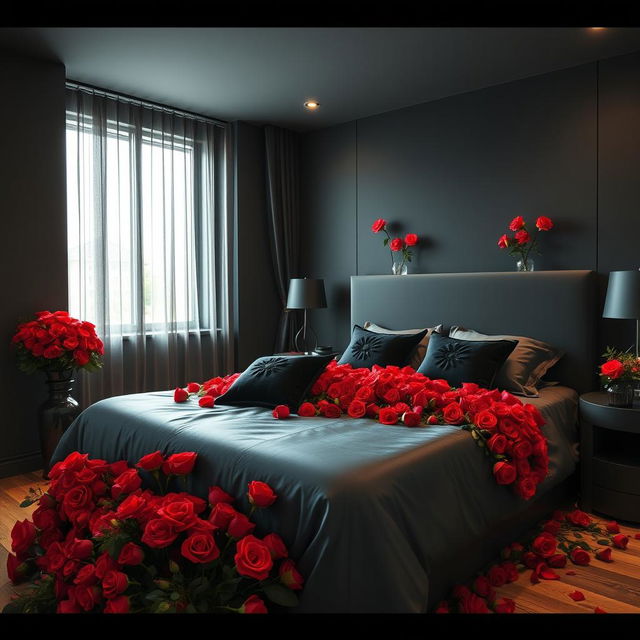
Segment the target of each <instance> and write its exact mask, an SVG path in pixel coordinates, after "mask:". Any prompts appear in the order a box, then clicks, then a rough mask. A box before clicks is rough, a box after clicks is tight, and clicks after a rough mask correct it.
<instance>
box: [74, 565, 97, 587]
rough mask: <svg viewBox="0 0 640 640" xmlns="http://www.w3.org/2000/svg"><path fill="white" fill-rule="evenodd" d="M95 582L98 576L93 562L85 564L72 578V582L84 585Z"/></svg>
mask: <svg viewBox="0 0 640 640" xmlns="http://www.w3.org/2000/svg"><path fill="white" fill-rule="evenodd" d="M96 582H98V576H96V567H95V565H93V564H85V565H84V567H82V568H81V569H80V571H78V573H77V575H76V577H75V578H74V579H73V584H81V585H85V586H90V585H92V584H95V583H96Z"/></svg>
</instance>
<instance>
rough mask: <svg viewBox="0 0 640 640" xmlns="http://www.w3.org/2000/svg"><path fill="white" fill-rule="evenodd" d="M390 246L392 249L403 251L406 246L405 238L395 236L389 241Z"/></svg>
mask: <svg viewBox="0 0 640 640" xmlns="http://www.w3.org/2000/svg"><path fill="white" fill-rule="evenodd" d="M389 248H390V249H391V251H402V249H403V248H404V240H403V239H402V238H394V239H393V240H392V241H391V242H390V243H389Z"/></svg>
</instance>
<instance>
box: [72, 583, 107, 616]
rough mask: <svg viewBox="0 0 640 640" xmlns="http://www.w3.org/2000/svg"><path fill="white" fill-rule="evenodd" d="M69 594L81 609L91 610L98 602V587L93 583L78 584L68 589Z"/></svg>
mask: <svg viewBox="0 0 640 640" xmlns="http://www.w3.org/2000/svg"><path fill="white" fill-rule="evenodd" d="M69 596H70V598H69V599H70V600H71V601H72V602H74V603H75V604H76V605H77V606H78V607H80V608H81V609H82V610H83V611H91V610H92V609H93V608H94V607H95V606H96V605H97V604H98V602H100V589H99V588H98V587H97V586H95V585H93V586H84V585H78V586H75V587H71V588H70V589H69Z"/></svg>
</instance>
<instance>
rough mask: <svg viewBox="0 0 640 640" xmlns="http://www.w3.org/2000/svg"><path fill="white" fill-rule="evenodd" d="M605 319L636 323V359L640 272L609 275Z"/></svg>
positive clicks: (603, 314)
mask: <svg viewBox="0 0 640 640" xmlns="http://www.w3.org/2000/svg"><path fill="white" fill-rule="evenodd" d="M602 317H603V318H620V319H631V320H635V321H636V358H637V357H638V335H639V333H640V322H639V320H640V271H612V272H611V273H610V274H609V287H608V288H607V299H606V300H605V303H604V311H603V312H602Z"/></svg>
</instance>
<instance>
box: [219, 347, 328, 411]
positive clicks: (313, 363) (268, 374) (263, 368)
mask: <svg viewBox="0 0 640 640" xmlns="http://www.w3.org/2000/svg"><path fill="white" fill-rule="evenodd" d="M332 359H333V356H330V355H329V356H264V357H262V358H258V359H257V360H255V361H254V362H253V363H252V364H251V365H250V366H249V368H248V369H246V370H245V371H243V372H242V373H241V374H240V376H239V377H238V378H237V380H236V381H235V382H234V383H233V384H232V385H231V386H230V387H229V388H228V389H227V391H226V393H223V394H222V395H221V396H219V397H218V398H216V404H221V405H222V404H225V405H233V406H239V407H246V406H249V407H270V408H271V407H275V406H277V405H279V404H286V405H287V406H288V407H289V408H290V409H291V410H292V411H296V410H297V409H298V407H299V406H300V404H301V403H302V401H303V400H304V398H305V397H306V395H307V393H308V391H309V389H310V388H311V385H312V384H313V383H314V382H315V381H316V379H317V378H318V376H319V375H320V374H321V373H322V372H323V371H324V369H325V367H326V366H327V365H328V364H329V362H330V361H331V360H332Z"/></svg>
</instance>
